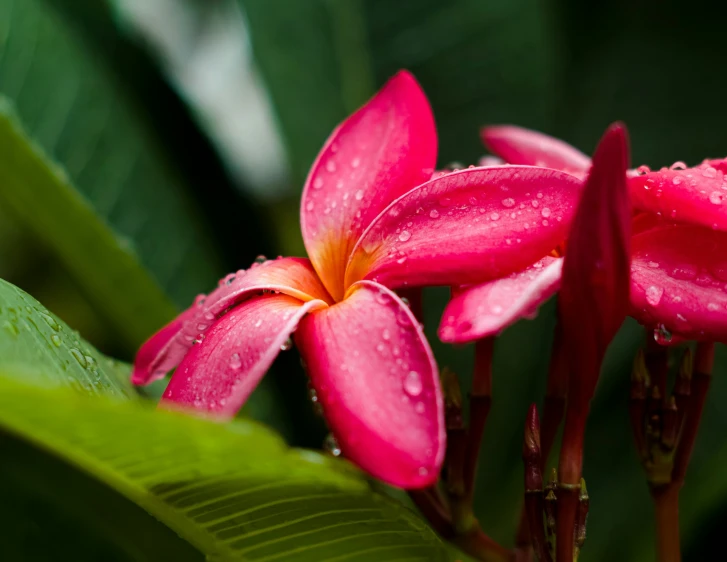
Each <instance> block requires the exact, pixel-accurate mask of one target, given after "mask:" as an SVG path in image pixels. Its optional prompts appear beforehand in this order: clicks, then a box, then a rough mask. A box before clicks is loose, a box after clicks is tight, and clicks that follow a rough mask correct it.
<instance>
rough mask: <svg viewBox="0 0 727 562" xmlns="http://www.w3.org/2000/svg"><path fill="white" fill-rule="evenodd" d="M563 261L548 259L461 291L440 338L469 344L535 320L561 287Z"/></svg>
mask: <svg viewBox="0 0 727 562" xmlns="http://www.w3.org/2000/svg"><path fill="white" fill-rule="evenodd" d="M562 267H563V258H554V257H545V258H543V259H542V260H540V261H538V262H536V263H535V264H534V265H532V266H530V267H528V268H527V269H524V270H523V271H519V272H517V273H514V274H512V275H510V276H508V277H503V278H501V279H496V280H494V281H490V282H488V283H483V284H481V285H474V286H472V287H466V288H462V289H461V290H459V291H457V293H456V294H455V295H454V296H453V298H452V300H451V301H449V304H448V305H447V308H446V309H445V310H444V314H443V315H442V322H441V324H440V326H439V338H440V339H441V340H442V341H444V342H447V343H466V342H471V341H475V340H478V339H481V338H485V337H488V336H494V335H496V334H498V333H500V332H501V331H502V330H504V329H505V328H507V327H508V326H510V325H511V324H514V323H515V322H517V321H518V320H520V319H521V318H526V317H532V315H533V314H534V313H535V312H536V311H537V309H538V307H539V306H540V305H541V304H543V303H544V302H545V301H546V300H548V299H549V298H550V297H552V296H553V295H554V294H555V292H556V291H557V290H558V287H559V286H560V274H561V269H562Z"/></svg>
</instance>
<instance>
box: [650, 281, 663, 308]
mask: <svg viewBox="0 0 727 562" xmlns="http://www.w3.org/2000/svg"><path fill="white" fill-rule="evenodd" d="M663 294H664V289H663V288H661V287H657V286H656V285H652V286H651V287H649V288H648V289H646V302H648V303H649V304H650V305H651V306H656V305H658V304H659V303H660V302H661V297H662V295H663Z"/></svg>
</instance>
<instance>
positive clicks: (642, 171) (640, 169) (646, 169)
mask: <svg viewBox="0 0 727 562" xmlns="http://www.w3.org/2000/svg"><path fill="white" fill-rule="evenodd" d="M650 171H651V168H649V167H648V166H639V167H638V168H636V173H637V174H638V175H640V176H643V175H644V174H648V173H649V172H650Z"/></svg>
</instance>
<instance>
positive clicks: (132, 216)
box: [0, 0, 220, 343]
mask: <svg viewBox="0 0 727 562" xmlns="http://www.w3.org/2000/svg"><path fill="white" fill-rule="evenodd" d="M104 62H105V61H104V60H103V59H102V58H100V57H98V53H94V52H93V51H91V50H88V49H87V48H86V45H85V44H84V43H82V42H81V40H80V38H78V37H77V35H76V34H75V32H74V30H73V29H72V28H70V27H69V26H68V25H67V24H66V23H65V20H62V19H61V18H60V17H59V16H58V15H57V14H56V13H55V11H54V10H51V9H50V8H49V7H47V6H46V4H45V2H43V1H41V0H23V1H17V0H0V93H1V94H4V95H5V96H6V97H8V98H9V99H10V100H12V102H13V103H14V105H15V107H16V108H17V112H18V114H19V116H20V119H21V120H22V122H23V123H24V126H25V127H26V128H27V130H28V135H29V136H30V137H31V138H33V139H34V140H35V141H37V143H38V144H39V146H40V147H41V148H42V149H43V151H44V152H45V153H46V154H48V155H49V156H50V158H51V159H52V160H54V161H56V162H59V163H60V164H61V165H62V166H64V168H65V170H66V171H67V174H68V177H69V178H70V180H71V181H64V180H63V176H61V175H59V174H58V173H53V174H51V172H55V170H46V171H45V172H42V171H41V172H39V171H37V170H32V169H28V167H29V166H30V164H31V163H32V160H38V161H40V160H42V159H41V158H40V157H39V154H38V151H34V152H33V153H32V154H29V153H28V152H27V149H26V148H23V147H18V146H17V145H16V144H15V143H16V142H17V138H16V137H18V136H21V133H20V131H19V127H18V125H17V122H16V121H14V120H13V119H12V118H9V117H8V116H7V115H5V122H4V125H3V139H2V142H3V146H2V150H0V170H2V178H1V179H0V197H1V198H2V199H3V200H4V199H5V198H6V197H7V196H8V192H11V193H10V196H11V199H10V200H9V203H8V204H9V205H10V208H11V210H12V211H13V212H14V213H16V214H18V215H19V216H21V217H22V218H23V219H24V220H25V221H26V222H27V224H28V226H29V227H30V228H31V229H32V230H33V232H34V233H35V234H36V235H37V236H38V237H39V238H40V239H41V240H43V241H44V242H45V243H47V244H48V245H50V247H52V248H53V249H54V250H56V252H57V253H58V254H59V255H60V257H61V258H62V259H63V261H64V262H65V263H66V264H67V265H68V267H69V269H70V270H71V271H72V273H73V274H74V275H75V277H76V278H77V279H78V280H79V281H80V282H81V283H83V284H84V285H85V286H86V287H87V288H88V289H89V294H90V296H91V297H92V298H93V302H94V303H95V305H96V307H97V309H98V310H99V311H102V312H104V313H106V316H107V318H110V319H111V320H112V321H113V322H115V323H116V326H117V327H118V328H121V332H122V333H124V334H125V335H126V336H127V337H128V339H129V341H132V342H133V343H138V341H139V339H140V335H141V334H143V335H147V334H148V333H149V332H150V331H151V330H152V329H154V328H156V327H158V326H159V324H160V319H162V320H166V319H168V316H169V311H170V308H169V305H168V304H167V303H166V302H164V300H162V299H159V298H158V294H159V293H158V291H157V296H156V297H155V296H154V294H153V293H154V291H155V289H152V288H151V286H150V284H149V283H148V282H145V281H140V279H141V278H140V275H138V274H137V275H134V274H130V276H129V277H128V279H126V278H124V276H123V275H121V274H122V272H123V270H124V267H129V264H130V258H129V256H123V255H122V254H120V252H119V251H118V247H117V246H114V245H113V244H111V243H110V241H109V237H110V234H109V233H108V232H104V229H102V228H101V227H100V226H99V225H97V224H91V221H90V218H91V213H90V211H89V209H87V208H84V207H85V206H84V205H83V204H82V202H81V200H80V199H79V198H78V195H77V194H75V193H74V192H73V190H72V188H71V187H70V184H71V182H72V183H73V185H74V186H75V187H77V188H78V190H79V191H80V193H81V194H82V195H83V197H84V198H85V199H86V200H87V201H88V202H90V203H91V206H92V207H93V208H94V209H95V211H96V212H97V213H99V214H100V216H101V217H103V219H105V220H106V221H107V222H108V223H109V224H110V225H111V227H113V228H114V229H115V230H116V231H117V232H118V233H119V234H120V235H122V236H123V237H124V239H125V240H126V245H127V246H129V247H131V248H133V252H135V253H136V254H138V259H139V261H140V262H141V263H142V264H143V265H145V266H147V267H148V268H149V269H150V271H152V272H153V274H154V276H155V278H156V280H157V282H158V283H159V284H160V285H161V286H162V287H163V288H164V289H165V290H166V291H167V292H168V293H169V294H170V295H171V296H172V297H173V299H174V301H175V302H176V303H177V304H179V305H185V304H187V303H188V302H189V300H190V299H191V297H192V296H193V295H194V294H195V293H196V292H199V291H201V290H204V289H206V288H208V287H209V286H211V285H212V284H213V283H214V280H215V278H216V277H218V275H219V273H220V268H219V265H218V261H217V258H216V251H215V249H214V246H213V244H212V243H211V241H210V238H209V236H208V233H207V231H206V229H205V228H204V227H203V226H202V224H201V221H200V217H199V216H198V213H197V210H196V209H195V207H194V205H193V204H192V202H191V201H190V200H189V198H188V195H187V194H186V193H185V191H186V189H187V184H186V180H185V178H184V176H183V175H182V174H180V173H179V172H177V171H176V170H175V169H174V168H173V166H172V163H171V162H170V161H169V155H168V153H167V152H166V151H165V146H164V145H163V143H162V140H161V137H160V136H159V135H158V134H157V133H156V131H155V130H154V128H153V126H152V123H150V122H149V121H148V120H146V119H145V118H144V114H143V112H142V111H141V110H140V109H139V107H138V105H137V103H136V102H137V100H136V99H133V98H131V97H130V95H129V90H128V87H127V84H126V83H125V82H123V81H119V80H117V78H116V76H115V75H114V74H113V73H111V72H110V71H109V69H107V68H106V67H105V66H104ZM5 112H6V113H7V109H5ZM8 144H9V146H7V145H8ZM9 150H12V154H13V156H15V157H24V160H23V161H21V163H20V164H18V168H16V167H15V164H14V162H13V160H12V159H11V158H9V154H8V151H9ZM51 183H55V184H56V185H55V186H53V185H51ZM19 186H22V189H21V188H20V187H19ZM54 187H55V188H59V187H62V189H60V192H57V193H52V192H51V189H53V188H54ZM18 191H22V193H17V192H18ZM51 195H52V197H51ZM53 205H58V206H59V207H57V208H54V207H53ZM52 212H55V216H52V217H51V216H50V214H51V213H52ZM49 218H52V220H51V221H50V223H49V224H48V225H46V224H45V222H44V221H45V219H49ZM73 235H75V236H74V237H73V240H71V239H70V238H71V237H72V236H73ZM97 236H98V237H100V241H99V240H93V238H94V237H97ZM81 237H85V238H86V240H87V244H84V245H79V244H78V243H77V242H78V241H79V240H80V238H81ZM102 242H106V243H108V244H107V246H108V252H109V256H108V257H107V258H106V259H105V260H104V261H103V262H101V263H97V262H96V261H95V260H97V259H99V257H100V256H99V254H98V253H99V252H100V251H101V250H102V248H103V244H102ZM74 245H75V247H74ZM86 245H88V246H89V248H86ZM74 252H75V254H74ZM119 256H121V259H120V261H121V262H122V263H121V264H120V265H119V266H118V267H117V268H116V269H115V270H113V271H112V272H111V275H109V277H108V278H105V279H104V277H105V275H106V274H107V272H106V270H105V268H106V267H107V266H109V265H110V262H113V261H114V259H116V258H119ZM127 273H129V272H128V271H127ZM111 285H113V287H112V286H111ZM139 289H143V290H142V291H139ZM137 298H138V300H136V299H137ZM114 301H115V302H116V304H114ZM124 309H126V311H127V313H126V314H127V317H124V314H123V312H124ZM132 315H135V318H136V320H135V321H134V322H131V321H128V316H132ZM124 326H125V329H124Z"/></svg>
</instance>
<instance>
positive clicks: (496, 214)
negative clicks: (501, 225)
mask: <svg viewBox="0 0 727 562" xmlns="http://www.w3.org/2000/svg"><path fill="white" fill-rule="evenodd" d="M499 218H500V214H499V213H492V214H491V215H490V220H493V221H496V220H498V219H499Z"/></svg>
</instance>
